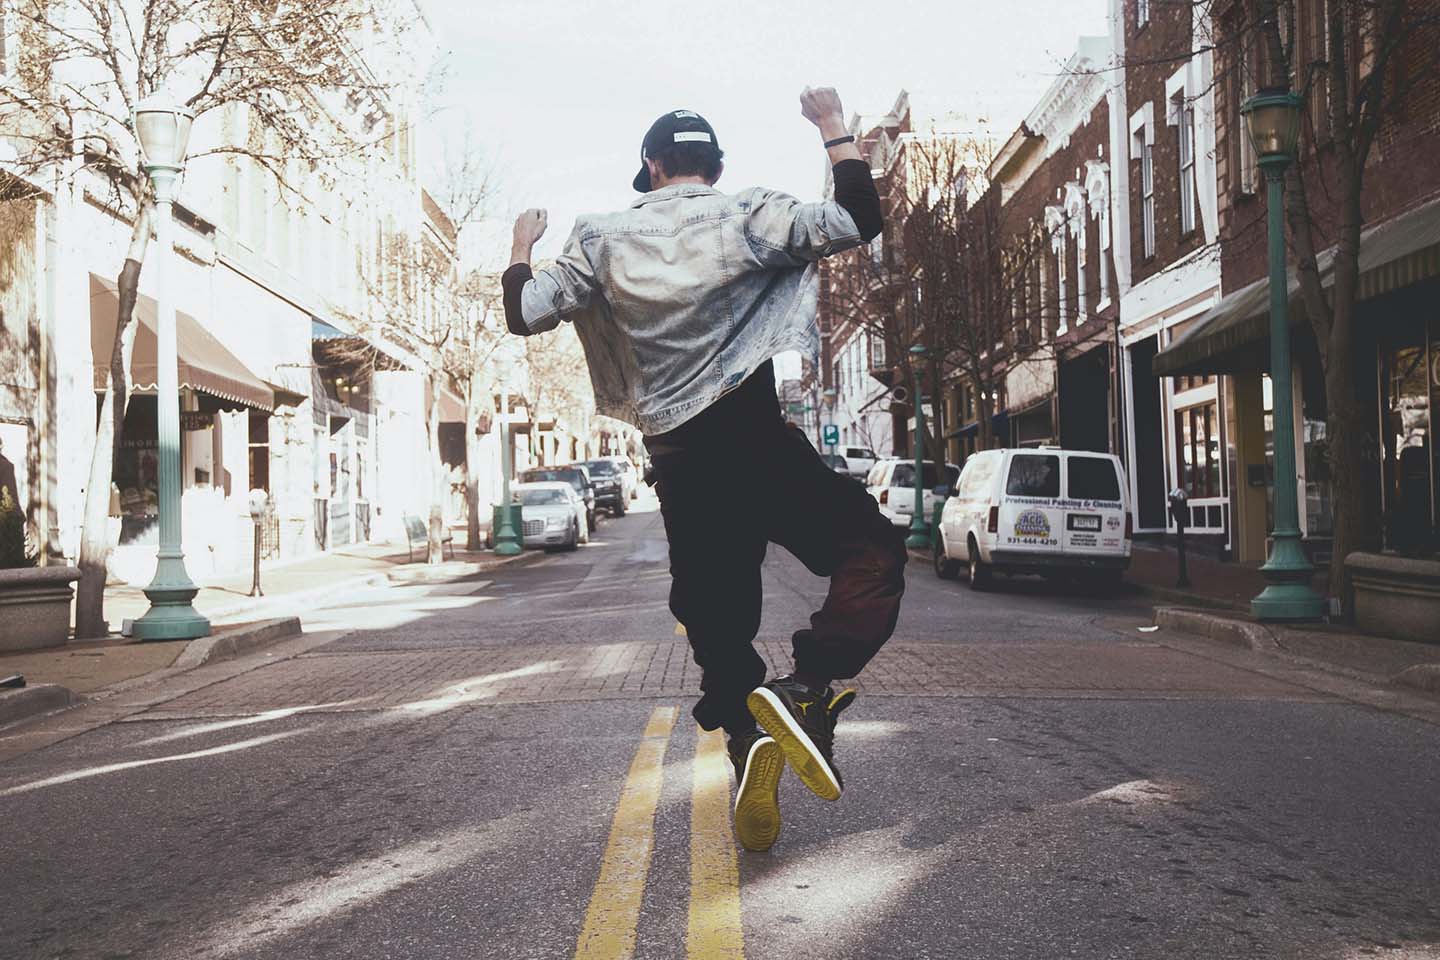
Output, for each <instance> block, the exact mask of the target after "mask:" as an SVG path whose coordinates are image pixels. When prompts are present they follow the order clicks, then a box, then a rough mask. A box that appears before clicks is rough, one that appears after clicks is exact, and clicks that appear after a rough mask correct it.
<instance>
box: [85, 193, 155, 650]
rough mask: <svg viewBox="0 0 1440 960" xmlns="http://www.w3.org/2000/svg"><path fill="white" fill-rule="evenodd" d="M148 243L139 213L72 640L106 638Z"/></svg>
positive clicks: (95, 462)
mask: <svg viewBox="0 0 1440 960" xmlns="http://www.w3.org/2000/svg"><path fill="white" fill-rule="evenodd" d="M149 241H150V207H149V205H148V204H147V205H146V206H144V207H142V208H141V211H140V214H139V216H137V217H136V218H135V226H134V228H133V229H132V230H131V232H130V248H129V249H128V250H127V251H126V256H125V264H124V266H122V267H121V268H120V275H119V277H117V278H116V286H117V287H118V290H119V309H118V310H117V311H116V317H115V341H114V343H113V344H112V346H111V348H110V375H109V377H108V378H107V380H106V384H105V394H104V397H103V398H102V400H101V403H100V418H99V421H98V422H97V423H96V425H95V445H94V446H93V447H92V448H91V453H90V478H89V481H88V482H87V484H86V486H85V515H84V521H83V525H82V527H81V531H80V582H79V583H78V584H77V585H76V589H75V639H77V640H88V639H94V638H96V637H103V636H105V635H106V634H107V633H108V632H109V624H108V623H106V621H105V579H106V571H105V562H106V560H107V559H108V558H109V555H110V535H109V526H110V523H109V521H110V482H111V481H110V478H111V475H112V473H113V471H114V467H115V455H116V453H117V452H118V451H119V449H120V438H121V433H122V431H123V430H124V425H125V407H126V405H127V403H128V402H129V395H130V357H131V354H132V353H133V352H134V348H135V324H134V323H133V322H132V320H133V318H134V314H135V300H136V297H137V295H138V293H139V287H140V268H141V267H142V266H143V265H144V262H145V248H146V246H147V245H148V243H149Z"/></svg>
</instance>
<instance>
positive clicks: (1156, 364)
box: [1150, 199, 1440, 376]
mask: <svg viewBox="0 0 1440 960" xmlns="http://www.w3.org/2000/svg"><path fill="white" fill-rule="evenodd" d="M1334 262H1335V248H1334V247H1331V248H1330V249H1328V250H1326V251H1324V252H1323V253H1321V254H1320V255H1319V256H1318V257H1316V263H1317V264H1318V266H1319V268H1320V282H1321V284H1322V285H1323V286H1324V287H1326V288H1327V289H1328V288H1330V287H1331V286H1333V285H1334V283H1335V274H1334V270H1333V266H1334ZM1437 276H1440V199H1437V200H1431V201H1430V202H1428V203H1424V204H1421V205H1420V206H1418V207H1416V208H1414V209H1413V210H1408V211H1406V212H1405V213H1402V214H1400V215H1399V216H1398V217H1392V218H1391V219H1389V220H1386V221H1385V222H1383V223H1379V224H1376V225H1375V226H1373V227H1370V228H1368V229H1366V230H1365V231H1364V232H1363V233H1361V234H1360V283H1359V290H1358V294H1357V295H1358V298H1359V299H1360V300H1369V299H1371V298H1374V297H1378V296H1380V295H1381V294H1385V293H1390V292H1391V291H1394V290H1399V289H1401V288H1402V287H1407V286H1410V285H1411V284H1414V283H1418V282H1420V281H1421V280H1427V279H1429V278H1431V277H1437ZM1287 279H1288V286H1289V292H1290V316H1289V319H1290V325H1291V326H1292V327H1295V326H1300V325H1303V324H1305V323H1306V321H1307V318H1306V314H1305V301H1304V298H1303V297H1301V296H1300V280H1299V278H1298V276H1297V275H1296V273H1295V271H1294V270H1293V269H1292V270H1291V271H1290V273H1289V275H1288V278H1287ZM1269 336H1270V281H1269V280H1268V279H1261V280H1256V281H1255V282H1254V283H1252V284H1250V285H1248V286H1245V287H1241V288H1240V289H1239V290H1237V291H1235V292H1234V293H1232V294H1228V295H1227V296H1225V297H1223V298H1221V300H1220V302H1219V303H1217V304H1215V306H1213V307H1211V308H1210V311H1209V312H1208V313H1206V314H1205V315H1203V316H1202V317H1200V319H1199V320H1197V321H1196V322H1195V324H1194V325H1193V326H1191V327H1190V329H1189V330H1187V331H1186V332H1185V334H1184V335H1183V336H1181V337H1180V338H1179V339H1177V340H1176V341H1175V342H1174V343H1172V344H1171V345H1170V346H1168V347H1166V348H1165V349H1164V350H1162V351H1160V352H1159V353H1158V354H1156V356H1155V359H1154V360H1152V361H1151V366H1150V369H1151V372H1152V373H1154V374H1155V375H1156V376H1174V375H1177V374H1211V373H1237V372H1240V371H1242V370H1247V369H1265V368H1266V367H1268V365H1269V359H1268V356H1266V351H1264V350H1263V349H1262V347H1263V343H1264V342H1265V341H1268V339H1269ZM1257 365H1258V366H1257Z"/></svg>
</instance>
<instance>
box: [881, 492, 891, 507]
mask: <svg viewBox="0 0 1440 960" xmlns="http://www.w3.org/2000/svg"><path fill="white" fill-rule="evenodd" d="M889 502H890V491H889V490H888V489H887V490H881V491H880V505H881V506H884V505H885V504H888V503H889Z"/></svg>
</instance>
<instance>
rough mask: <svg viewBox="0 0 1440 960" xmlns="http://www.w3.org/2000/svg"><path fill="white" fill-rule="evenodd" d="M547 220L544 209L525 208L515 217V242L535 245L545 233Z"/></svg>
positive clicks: (529, 245)
mask: <svg viewBox="0 0 1440 960" xmlns="http://www.w3.org/2000/svg"><path fill="white" fill-rule="evenodd" d="M548 222H549V221H548V218H547V217H546V214H545V211H544V210H526V211H525V212H524V213H522V214H520V216H518V217H516V218H515V243H516V244H517V245H524V246H527V247H533V246H535V244H536V242H537V241H538V240H539V239H540V238H541V237H543V236H544V235H545V226H546V224H547V223H548Z"/></svg>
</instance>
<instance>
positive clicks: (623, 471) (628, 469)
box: [605, 457, 640, 502]
mask: <svg viewBox="0 0 1440 960" xmlns="http://www.w3.org/2000/svg"><path fill="white" fill-rule="evenodd" d="M605 459H606V460H609V461H610V462H611V463H613V464H615V469H616V471H617V472H618V473H619V474H620V489H621V491H622V492H623V494H624V496H625V498H626V501H627V502H628V501H630V500H634V499H636V498H638V497H639V496H640V474H639V473H638V472H637V471H636V470H635V464H633V463H631V462H630V458H629V457H606V458H605Z"/></svg>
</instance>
